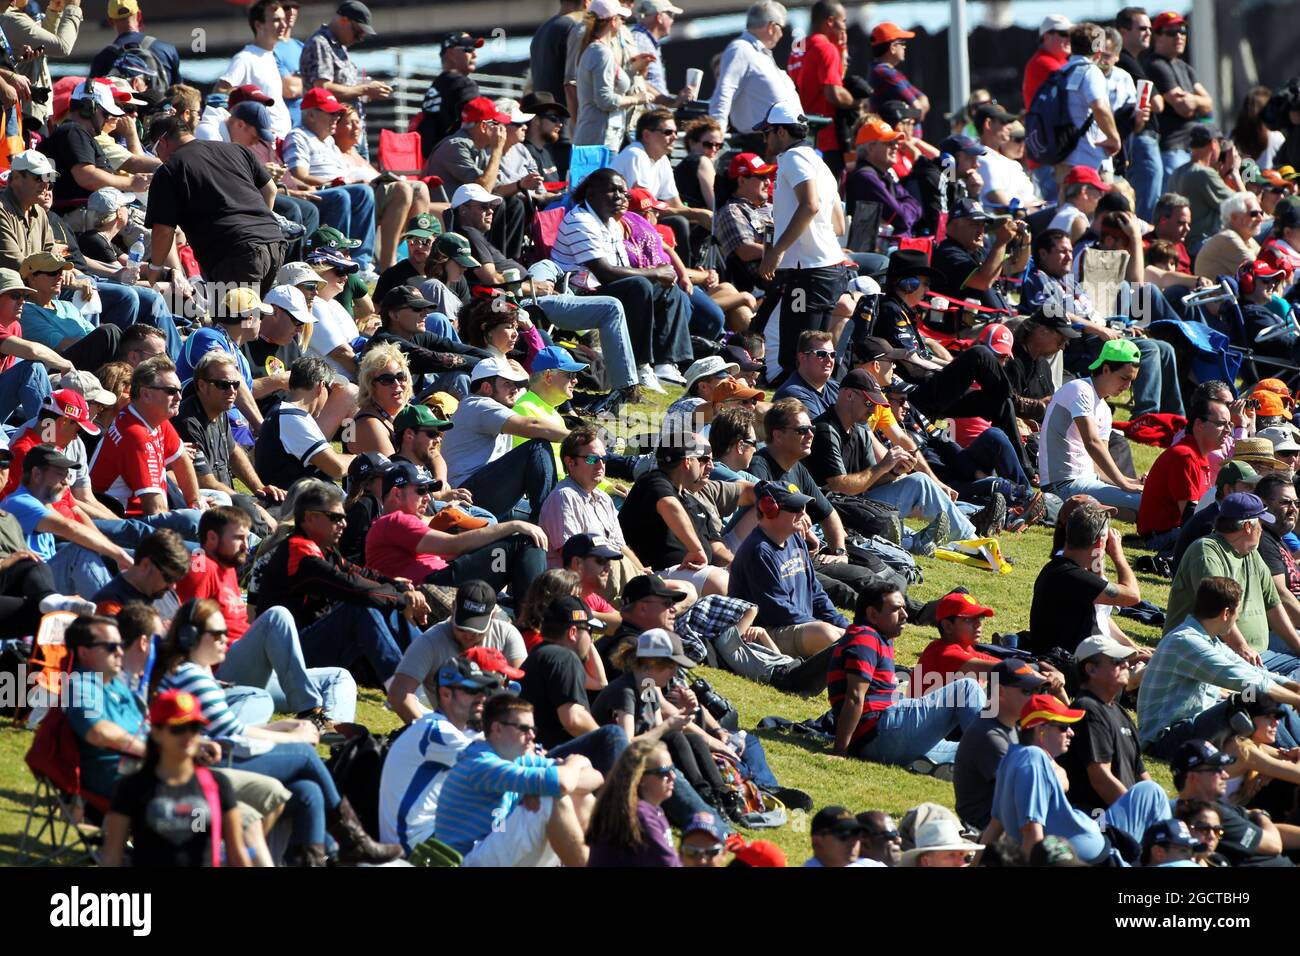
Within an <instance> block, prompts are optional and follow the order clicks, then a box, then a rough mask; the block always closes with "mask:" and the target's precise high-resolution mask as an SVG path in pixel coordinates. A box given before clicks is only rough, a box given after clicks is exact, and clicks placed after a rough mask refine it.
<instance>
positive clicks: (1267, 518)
mask: <svg viewBox="0 0 1300 956" xmlns="http://www.w3.org/2000/svg"><path fill="white" fill-rule="evenodd" d="M1219 517H1220V518H1226V519H1227V520H1228V521H1246V520H1248V519H1251V518H1258V519H1259V520H1260V521H1263V522H1264V523H1265V524H1275V523H1276V522H1277V519H1276V518H1274V517H1273V516H1272V515H1271V514H1269V513H1268V509H1267V508H1265V507H1264V502H1263V501H1261V500H1260V498H1259V495H1252V494H1251V493H1250V492H1249V491H1238V492H1235V493H1234V494H1231V495H1228V497H1226V498H1224V499H1223V500H1222V501H1221V502H1219Z"/></svg>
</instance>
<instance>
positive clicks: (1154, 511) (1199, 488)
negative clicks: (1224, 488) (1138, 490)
mask: <svg viewBox="0 0 1300 956" xmlns="http://www.w3.org/2000/svg"><path fill="white" fill-rule="evenodd" d="M1209 487H1210V462H1209V459H1207V458H1206V457H1205V456H1204V455H1202V454H1201V450H1200V449H1199V448H1197V447H1196V441H1195V439H1193V438H1192V436H1190V435H1188V436H1187V437H1186V438H1184V439H1183V440H1182V441H1180V442H1179V443H1178V444H1177V445H1174V446H1173V447H1172V448H1168V449H1166V450H1165V451H1163V452H1161V454H1160V457H1159V458H1157V459H1156V463H1155V464H1154V465H1152V466H1151V471H1150V473H1149V474H1148V475H1147V480H1146V484H1145V485H1144V486H1143V488H1142V502H1141V504H1139V505H1138V520H1137V529H1138V534H1141V535H1148V534H1157V533H1159V532H1161V531H1170V530H1172V529H1174V528H1177V527H1179V526H1180V525H1181V524H1182V523H1183V512H1182V509H1180V508H1179V507H1178V502H1180V501H1200V500H1201V495H1203V494H1205V489H1207V488H1209Z"/></svg>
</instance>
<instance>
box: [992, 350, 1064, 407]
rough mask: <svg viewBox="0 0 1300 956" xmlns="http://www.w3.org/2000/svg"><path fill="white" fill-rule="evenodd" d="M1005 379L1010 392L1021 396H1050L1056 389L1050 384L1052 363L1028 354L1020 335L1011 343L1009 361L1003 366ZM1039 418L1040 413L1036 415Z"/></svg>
mask: <svg viewBox="0 0 1300 956" xmlns="http://www.w3.org/2000/svg"><path fill="white" fill-rule="evenodd" d="M1003 368H1004V369H1005V370H1006V373H1007V381H1009V382H1010V383H1011V394H1012V395H1019V396H1021V397H1023V398H1050V397H1051V396H1052V394H1053V393H1054V392H1055V391H1056V387H1055V386H1054V385H1053V384H1052V365H1051V363H1050V362H1048V361H1047V359H1045V358H1040V359H1036V358H1033V357H1032V356H1030V354H1029V351H1028V350H1027V349H1026V348H1025V346H1024V342H1023V341H1022V340H1021V339H1020V337H1018V336H1017V337H1016V338H1015V339H1014V340H1013V341H1012V344H1011V361H1010V362H1008V363H1007V364H1006V365H1004V366H1003ZM1038 418H1039V420H1041V419H1042V415H1039V416H1038Z"/></svg>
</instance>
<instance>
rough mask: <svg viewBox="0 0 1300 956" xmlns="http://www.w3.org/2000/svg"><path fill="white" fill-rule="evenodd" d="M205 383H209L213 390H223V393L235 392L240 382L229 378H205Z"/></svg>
mask: <svg viewBox="0 0 1300 956" xmlns="http://www.w3.org/2000/svg"><path fill="white" fill-rule="evenodd" d="M203 381H205V382H207V383H208V384H209V385H211V386H212V387H213V388H219V389H221V390H222V391H223V392H233V391H235V390H236V389H238V388H239V382H238V381H231V380H230V379H227V378H205V379H204V380H203Z"/></svg>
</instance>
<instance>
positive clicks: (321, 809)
mask: <svg viewBox="0 0 1300 956" xmlns="http://www.w3.org/2000/svg"><path fill="white" fill-rule="evenodd" d="M227 766H231V767H234V768H236V769H237V770H251V771H252V772H253V773H264V774H266V775H267V776H268V777H274V778H275V779H276V780H279V781H280V782H281V783H282V784H284V785H285V786H286V787H288V788H289V791H290V793H292V794H293V796H292V797H291V798H290V799H289V802H288V804H286V807H285V810H286V812H287V813H288V814H289V817H290V819H292V820H293V833H292V834H291V835H290V837H289V845H290V846H301V845H302V844H304V843H321V844H323V843H324V842H325V814H326V812H327V811H329V810H333V809H335V808H336V807H338V805H339V803H340V802H342V801H341V798H340V797H339V791H338V788H337V787H335V786H334V778H333V777H331V776H330V772H329V771H328V770H326V769H325V764H324V763H322V762H321V759H320V757H319V756H317V754H316V751H315V750H314V749H312V747H311V746H310V745H308V744H276V745H275V746H274V747H272V748H271V749H270V751H268V752H267V753H264V754H259V755H258V756H256V757H242V758H241V757H234V758H232V759H231V760H230V762H229V763H228V764H227Z"/></svg>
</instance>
